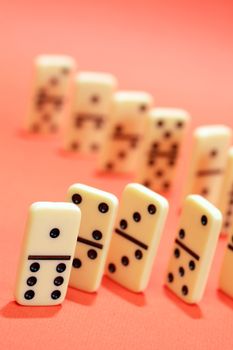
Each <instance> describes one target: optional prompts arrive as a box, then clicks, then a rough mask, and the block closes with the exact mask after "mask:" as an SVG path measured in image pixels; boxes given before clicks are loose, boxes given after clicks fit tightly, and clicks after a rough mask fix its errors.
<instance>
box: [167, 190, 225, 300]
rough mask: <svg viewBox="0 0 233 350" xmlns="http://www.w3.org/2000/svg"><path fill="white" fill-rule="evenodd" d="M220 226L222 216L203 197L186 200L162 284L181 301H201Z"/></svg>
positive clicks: (196, 196) (194, 196)
mask: <svg viewBox="0 0 233 350" xmlns="http://www.w3.org/2000/svg"><path fill="white" fill-rule="evenodd" d="M221 224H222V215H221V213H220V211H219V210H218V209H217V208H215V207H214V206H213V205H212V204H211V203H210V202H208V201H207V200H206V199H205V198H203V197H201V196H198V195H190V196H188V197H187V198H186V200H185V203H184V208H183V212H182V215H181V219H180V224H179V229H178V234H177V237H176V238H175V242H174V248H173V252H172V256H171V258H170V262H169V264H168V272H167V280H166V285H167V286H168V287H169V288H170V289H171V290H172V291H173V292H174V293H175V294H176V295H177V296H178V297H180V298H181V299H182V300H184V301H185V302H187V303H190V304H193V303H197V302H199V301H200V300H201V298H202V295H203V292H204V289H205V286H206V282H207V278H208V274H209V270H210V267H211V263H212V260H213V256H214V253H215V249H216V246H217V242H218V237H219V233H220V229H221Z"/></svg>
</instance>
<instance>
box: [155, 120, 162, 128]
mask: <svg viewBox="0 0 233 350" xmlns="http://www.w3.org/2000/svg"><path fill="white" fill-rule="evenodd" d="M156 126H158V127H160V128H161V127H162V126H164V121H163V120H158V121H157V123H156Z"/></svg>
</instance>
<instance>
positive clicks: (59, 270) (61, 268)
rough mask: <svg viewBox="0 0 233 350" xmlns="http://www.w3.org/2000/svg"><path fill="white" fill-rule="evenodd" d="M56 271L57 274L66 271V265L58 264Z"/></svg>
mask: <svg viewBox="0 0 233 350" xmlns="http://www.w3.org/2000/svg"><path fill="white" fill-rule="evenodd" d="M56 270H57V272H58V273H62V272H64V271H65V270H66V264H64V263H60V264H58V265H57V267H56Z"/></svg>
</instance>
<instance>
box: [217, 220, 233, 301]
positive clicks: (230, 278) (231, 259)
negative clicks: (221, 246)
mask: <svg viewBox="0 0 233 350" xmlns="http://www.w3.org/2000/svg"><path fill="white" fill-rule="evenodd" d="M232 233H233V226H232V227H231V234H229V238H228V243H227V246H226V249H225V255H224V258H223V263H222V267H221V271H220V278H219V288H220V289H221V290H222V291H223V292H225V293H226V294H228V295H229V296H230V297H232V298H233V234H232Z"/></svg>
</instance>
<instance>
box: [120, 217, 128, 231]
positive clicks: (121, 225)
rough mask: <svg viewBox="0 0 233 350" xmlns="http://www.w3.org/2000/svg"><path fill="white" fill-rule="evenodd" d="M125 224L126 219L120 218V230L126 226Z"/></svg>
mask: <svg viewBox="0 0 233 350" xmlns="http://www.w3.org/2000/svg"><path fill="white" fill-rule="evenodd" d="M127 226H128V223H127V221H126V220H125V219H122V220H121V221H120V228H122V230H125V229H126V228H127Z"/></svg>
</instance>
